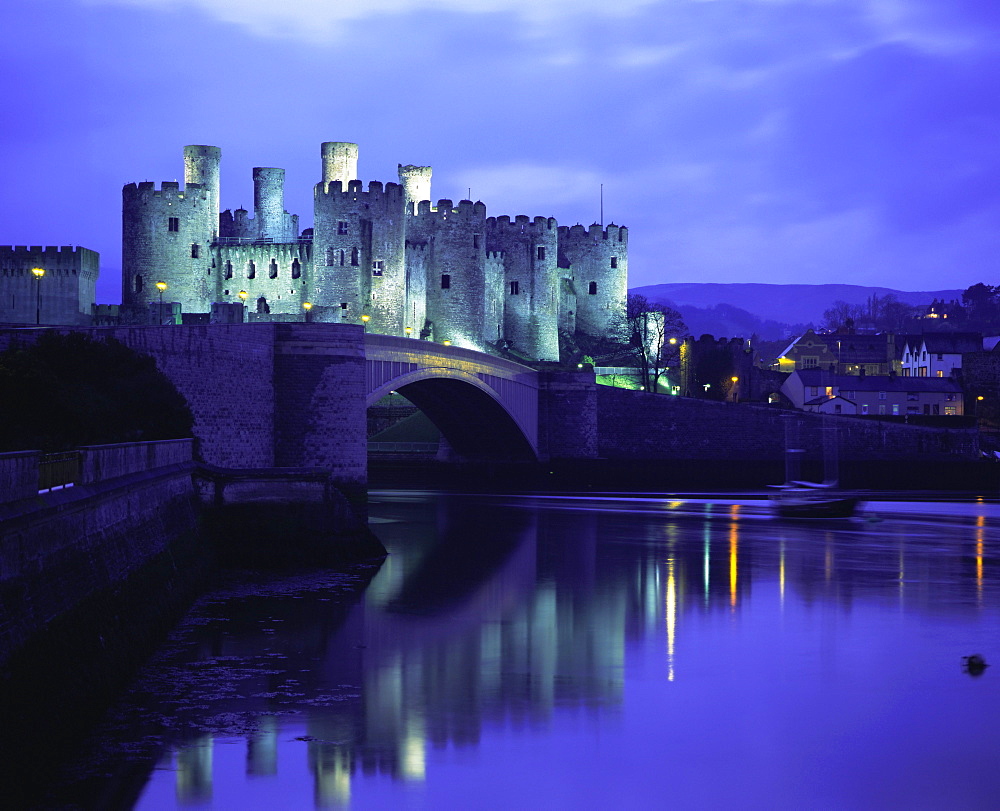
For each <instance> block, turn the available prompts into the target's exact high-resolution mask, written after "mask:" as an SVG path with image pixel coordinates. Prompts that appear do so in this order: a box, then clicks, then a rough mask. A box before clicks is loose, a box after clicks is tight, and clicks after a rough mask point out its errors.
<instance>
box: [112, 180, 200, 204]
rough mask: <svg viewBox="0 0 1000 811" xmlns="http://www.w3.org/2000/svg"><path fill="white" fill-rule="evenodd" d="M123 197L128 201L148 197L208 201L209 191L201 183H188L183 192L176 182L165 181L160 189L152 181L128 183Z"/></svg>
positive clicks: (123, 191) (123, 189)
mask: <svg viewBox="0 0 1000 811" xmlns="http://www.w3.org/2000/svg"><path fill="white" fill-rule="evenodd" d="M122 195H123V197H125V199H127V200H136V199H142V198H148V197H176V198H178V199H180V200H183V199H184V198H185V197H187V196H189V195H190V196H193V197H197V198H198V199H202V200H204V199H207V189H206V188H205V186H204V185H202V184H201V183H187V184H186V185H185V186H184V189H183V190H181V187H180V183H178V182H177V181H176V180H164V181H163V182H162V183H161V184H160V187H159V188H157V186H156V184H155V183H153V182H152V181H151V180H144V181H143V182H142V183H126V184H125V185H124V186H122Z"/></svg>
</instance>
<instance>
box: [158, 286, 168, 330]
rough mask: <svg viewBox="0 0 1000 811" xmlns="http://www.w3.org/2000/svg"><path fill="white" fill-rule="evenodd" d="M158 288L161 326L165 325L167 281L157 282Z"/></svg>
mask: <svg viewBox="0 0 1000 811" xmlns="http://www.w3.org/2000/svg"><path fill="white" fill-rule="evenodd" d="M156 289H157V290H159V291H160V318H159V321H160V326H161V327H162V326H163V291H164V290H166V289H167V283H166V282H157V283H156Z"/></svg>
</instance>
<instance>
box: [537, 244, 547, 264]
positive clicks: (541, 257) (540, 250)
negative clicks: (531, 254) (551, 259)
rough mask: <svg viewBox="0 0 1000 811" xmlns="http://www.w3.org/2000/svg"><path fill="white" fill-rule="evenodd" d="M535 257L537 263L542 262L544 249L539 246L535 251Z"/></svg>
mask: <svg viewBox="0 0 1000 811" xmlns="http://www.w3.org/2000/svg"><path fill="white" fill-rule="evenodd" d="M535 256H537V257H538V261H539V262H541V261H543V260H544V259H545V248H544V247H542V246H541V245H539V246H538V248H537V249H536V251H535Z"/></svg>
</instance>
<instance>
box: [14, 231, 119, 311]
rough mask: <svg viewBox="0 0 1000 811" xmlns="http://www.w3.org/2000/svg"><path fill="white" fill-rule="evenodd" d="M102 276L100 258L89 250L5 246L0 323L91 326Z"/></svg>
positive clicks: (68, 247)
mask: <svg viewBox="0 0 1000 811" xmlns="http://www.w3.org/2000/svg"><path fill="white" fill-rule="evenodd" d="M39 267H40V268H43V269H44V270H45V275H44V276H42V278H41V279H37V278H36V277H35V275H34V274H33V273H32V272H31V269H32V268H39ZM99 272H100V254H98V253H97V252H96V251H91V250H88V249H87V248H74V247H72V246H68V245H67V246H63V247H51V246H47V247H44V248H43V247H42V246H31V247H28V246H24V245H18V246H13V245H7V246H3V247H0V286H2V290H3V292H2V293H0V322H4V323H8V324H34V323H35V322H36V319H37V320H38V322H39V323H41V324H66V325H85V324H89V323H90V318H91V312H92V310H93V306H94V302H95V296H96V285H97V276H98V274H99Z"/></svg>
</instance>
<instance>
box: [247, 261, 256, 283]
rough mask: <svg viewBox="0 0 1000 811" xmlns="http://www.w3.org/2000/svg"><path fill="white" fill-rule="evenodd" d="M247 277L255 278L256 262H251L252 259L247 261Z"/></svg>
mask: <svg viewBox="0 0 1000 811" xmlns="http://www.w3.org/2000/svg"><path fill="white" fill-rule="evenodd" d="M247 278H248V279H256V278H257V263H256V262H253V261H251V262H247Z"/></svg>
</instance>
